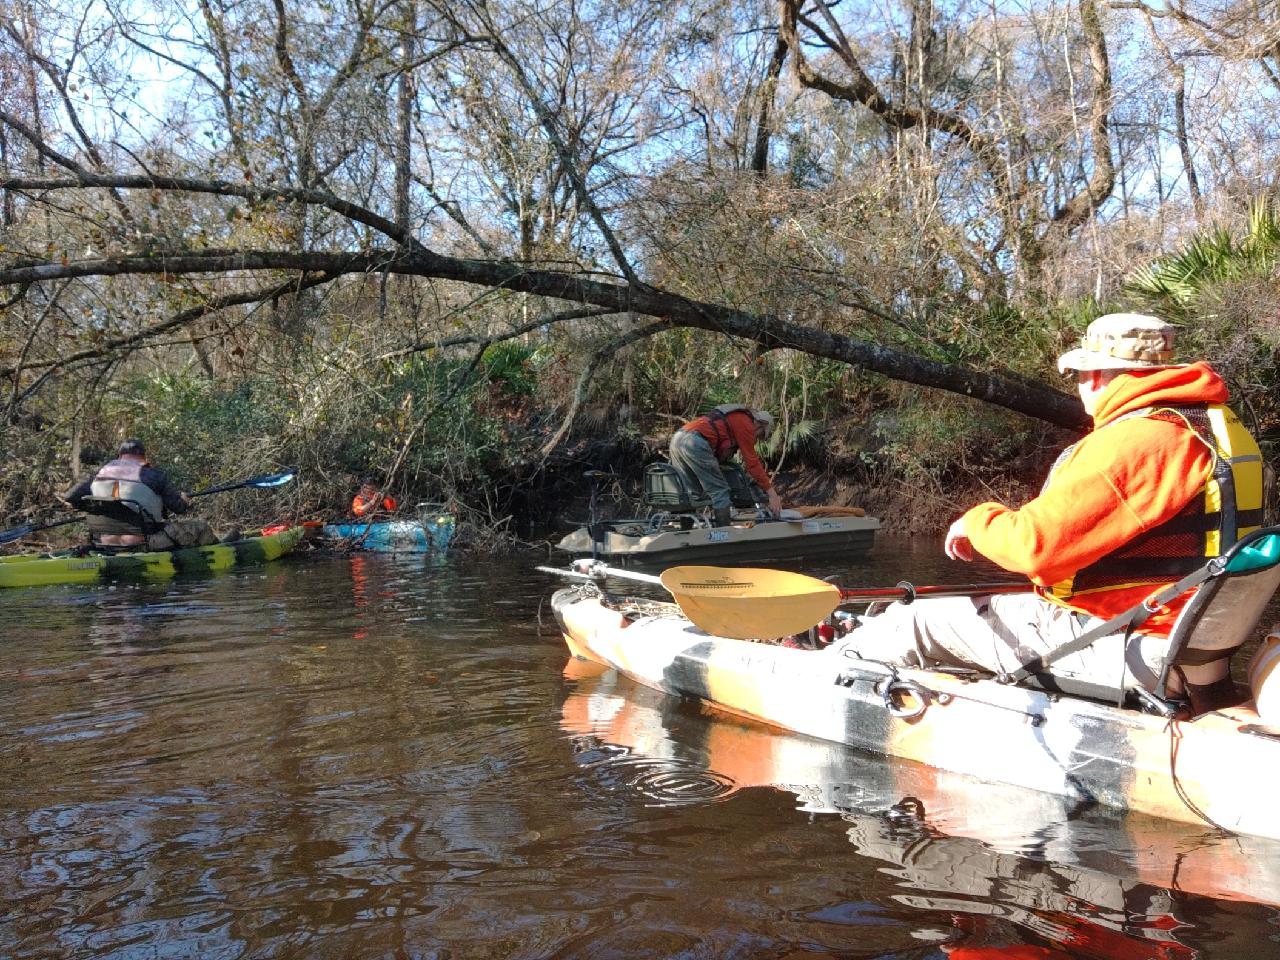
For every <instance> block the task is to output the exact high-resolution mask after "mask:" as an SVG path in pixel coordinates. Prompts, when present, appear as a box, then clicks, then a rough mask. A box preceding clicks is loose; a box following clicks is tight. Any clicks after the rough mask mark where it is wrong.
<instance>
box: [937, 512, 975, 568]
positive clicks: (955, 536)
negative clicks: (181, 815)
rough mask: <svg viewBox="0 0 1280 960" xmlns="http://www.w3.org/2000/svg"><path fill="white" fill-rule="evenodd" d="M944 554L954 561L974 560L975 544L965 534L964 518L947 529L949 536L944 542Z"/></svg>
mask: <svg viewBox="0 0 1280 960" xmlns="http://www.w3.org/2000/svg"><path fill="white" fill-rule="evenodd" d="M942 552H943V553H945V554H946V555H947V556H948V557H950V558H951V559H952V560H972V559H973V544H972V543H970V542H969V537H968V535H967V534H966V533H965V532H964V517H961V518H960V519H959V520H957V521H956V522H955V523H953V524H951V526H949V527H948V528H947V535H946V537H945V538H944V539H943V541H942Z"/></svg>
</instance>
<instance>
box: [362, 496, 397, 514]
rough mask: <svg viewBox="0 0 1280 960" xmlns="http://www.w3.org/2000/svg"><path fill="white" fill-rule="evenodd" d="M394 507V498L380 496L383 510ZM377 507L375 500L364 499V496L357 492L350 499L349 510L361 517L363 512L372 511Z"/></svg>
mask: <svg viewBox="0 0 1280 960" xmlns="http://www.w3.org/2000/svg"><path fill="white" fill-rule="evenodd" d="M395 508H396V502H395V500H394V499H392V498H391V497H383V498H382V509H383V510H386V511H388V512H391V511H393V510H395ZM377 509H378V504H377V502H376V501H374V500H372V499H370V500H366V499H365V498H364V497H362V496H360V494H358V493H357V494H356V495H355V499H353V500H352V501H351V512H352V513H354V514H355V515H356V516H357V517H363V516H364V515H365V514H369V513H373V512H374V511H375V510H377Z"/></svg>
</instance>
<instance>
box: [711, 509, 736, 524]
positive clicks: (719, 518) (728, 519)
mask: <svg viewBox="0 0 1280 960" xmlns="http://www.w3.org/2000/svg"><path fill="white" fill-rule="evenodd" d="M732 522H733V507H716V517H715V520H713V521H712V523H711V525H712V526H713V527H727V526H729V524H731V523H732Z"/></svg>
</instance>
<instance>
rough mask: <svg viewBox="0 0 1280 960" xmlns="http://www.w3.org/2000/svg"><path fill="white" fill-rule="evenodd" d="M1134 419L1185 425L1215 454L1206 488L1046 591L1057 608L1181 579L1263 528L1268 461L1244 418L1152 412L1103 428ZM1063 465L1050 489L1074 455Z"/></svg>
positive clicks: (1188, 409) (1203, 408)
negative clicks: (1080, 598) (1086, 596)
mask: <svg viewBox="0 0 1280 960" xmlns="http://www.w3.org/2000/svg"><path fill="white" fill-rule="evenodd" d="M1133 417H1150V418H1151V419H1153V420H1164V421H1167V422H1171V423H1182V424H1185V425H1186V426H1187V427H1188V428H1189V429H1191V430H1192V431H1194V432H1195V434H1196V436H1198V437H1199V438H1200V439H1201V440H1202V441H1203V442H1204V444H1205V446H1206V447H1208V448H1209V450H1210V451H1212V453H1213V469H1212V470H1210V472H1209V476H1208V478H1207V479H1206V480H1205V482H1204V485H1203V486H1202V487H1201V488H1200V490H1199V491H1197V493H1196V495H1195V496H1193V497H1192V498H1191V500H1190V501H1189V502H1188V503H1187V505H1186V506H1185V507H1183V509H1182V510H1181V511H1179V512H1178V514H1177V515H1175V516H1173V517H1171V518H1169V519H1168V520H1166V521H1165V522H1164V523H1162V524H1160V525H1159V526H1157V527H1153V528H1152V529H1150V530H1148V531H1146V532H1145V533H1142V534H1140V535H1138V536H1137V537H1134V539H1132V540H1130V541H1129V542H1128V543H1126V544H1124V545H1123V546H1121V547H1119V548H1117V549H1116V550H1114V551H1112V552H1111V553H1109V554H1107V555H1106V556H1104V557H1101V558H1100V559H1098V560H1096V561H1094V562H1093V563H1091V564H1090V565H1089V566H1087V567H1085V568H1084V569H1082V570H1079V571H1077V572H1076V573H1075V575H1074V576H1072V577H1068V578H1067V579H1065V580H1062V581H1059V582H1058V583H1055V584H1053V585H1051V586H1050V587H1048V588H1046V589H1045V593H1047V594H1049V595H1050V596H1052V597H1053V598H1055V599H1057V600H1068V599H1070V598H1071V597H1072V596H1075V595H1078V594H1082V593H1099V592H1101V591H1104V590H1121V589H1125V588H1132V587H1139V586H1144V585H1146V584H1151V583H1159V582H1164V581H1168V580H1171V579H1177V578H1178V577H1181V576H1184V575H1185V574H1187V573H1190V572H1191V571H1192V570H1195V569H1196V568H1198V567H1200V566H1202V565H1203V564H1204V563H1205V561H1206V560H1208V559H1210V558H1212V557H1216V556H1218V555H1220V554H1222V553H1224V552H1225V551H1226V550H1227V548H1228V547H1230V546H1231V545H1232V544H1233V543H1235V542H1236V541H1237V540H1239V539H1240V538H1241V537H1242V536H1244V535H1245V534H1246V533H1249V532H1250V531H1252V530H1256V529H1257V528H1258V527H1259V526H1260V525H1261V524H1262V486H1263V481H1262V453H1261V451H1260V450H1259V449H1258V444H1257V442H1256V441H1255V440H1254V439H1253V436H1252V435H1251V434H1250V433H1249V431H1248V430H1246V429H1245V427H1244V425H1243V424H1242V423H1241V422H1240V418H1239V417H1237V416H1236V414H1235V413H1234V412H1233V411H1232V410H1231V409H1230V408H1229V407H1227V406H1225V405H1223V404H1210V405H1203V404H1197V405H1192V406H1177V407H1148V408H1145V409H1142V410H1134V411H1132V412H1131V413H1128V414H1125V415H1124V416H1122V417H1119V418H1117V419H1115V420H1113V421H1111V423H1109V424H1107V425H1106V426H1103V427H1102V428H1101V429H1102V430H1106V428H1107V427H1108V426H1111V425H1112V424H1116V423H1120V422H1121V421H1123V420H1128V419H1131V418H1133ZM1075 446H1076V445H1075V444H1073V445H1072V446H1070V447H1068V448H1067V449H1066V450H1064V451H1063V452H1062V455H1061V456H1059V457H1058V460H1057V461H1056V462H1055V463H1054V465H1053V469H1052V470H1050V471H1049V477H1048V479H1047V480H1046V481H1045V486H1048V485H1049V483H1051V482H1052V480H1053V474H1054V472H1055V471H1056V470H1057V469H1058V467H1059V466H1060V465H1061V464H1062V463H1065V462H1066V460H1067V458H1069V457H1070V456H1071V453H1072V452H1073V451H1074V450H1075Z"/></svg>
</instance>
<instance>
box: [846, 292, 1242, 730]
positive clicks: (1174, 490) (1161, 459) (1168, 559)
mask: <svg viewBox="0 0 1280 960" xmlns="http://www.w3.org/2000/svg"><path fill="white" fill-rule="evenodd" d="M1173 336H1174V328H1173V327H1172V326H1171V325H1170V324H1167V323H1165V322H1163V321H1161V320H1159V319H1157V318H1155V317H1148V316H1143V315H1141V314H1109V315H1107V316H1104V317H1100V318H1098V319H1097V320H1095V321H1094V322H1093V323H1091V324H1090V325H1089V328H1088V330H1087V331H1086V334H1085V338H1084V342H1083V344H1082V346H1081V347H1080V348H1078V349H1075V350H1071V351H1069V352H1068V353H1065V354H1063V355H1062V356H1061V357H1059V358H1058V368H1059V370H1060V371H1061V372H1063V373H1066V372H1067V371H1073V372H1074V373H1075V374H1076V375H1077V380H1078V390H1079V394H1080V399H1081V401H1082V403H1083V404H1084V408H1085V412H1086V413H1088V414H1089V415H1090V416H1091V417H1092V418H1093V424H1094V426H1093V430H1092V431H1091V432H1090V433H1089V434H1087V435H1086V436H1085V437H1084V438H1083V439H1082V440H1080V441H1079V442H1078V443H1076V444H1074V445H1073V446H1071V447H1069V448H1068V449H1067V450H1066V451H1064V452H1063V454H1062V455H1061V456H1060V457H1059V458H1058V461H1057V463H1055V464H1054V466H1053V468H1052V469H1051V470H1050V473H1049V477H1048V479H1047V480H1046V481H1045V483H1044V486H1043V487H1042V488H1041V490H1040V493H1039V495H1038V496H1037V497H1035V498H1034V499H1032V500H1030V501H1029V502H1027V503H1025V504H1023V505H1022V506H1021V507H1018V508H1012V507H1008V506H1005V505H1004V504H1002V503H994V502H992V503H981V504H978V505H977V506H976V507H973V508H972V509H970V510H969V511H967V512H966V513H965V514H963V515H962V516H961V517H960V518H959V519H958V520H956V521H955V522H954V523H953V524H952V525H951V527H950V529H949V530H947V533H946V537H945V539H944V542H943V549H944V551H945V552H946V554H947V556H949V557H951V558H952V559H955V560H972V559H973V558H974V556H975V555H977V554H981V555H982V556H983V557H986V558H987V559H989V560H991V561H993V562H995V563H997V564H999V565H1000V566H1001V567H1003V568H1005V569H1006V570H1010V571H1013V572H1014V573H1019V574H1023V575H1025V576H1027V577H1028V578H1030V580H1031V581H1032V583H1031V584H1030V586H1031V587H1032V589H1033V590H1034V592H1028V593H1011V594H1002V595H994V596H979V597H957V598H935V599H925V600H920V601H917V602H916V603H912V604H909V605H908V604H893V605H892V606H890V607H889V608H888V609H887V610H885V611H884V612H883V613H881V614H879V615H878V616H871V617H868V618H866V619H865V620H864V621H863V622H862V624H861V625H860V626H859V627H858V629H856V630H854V632H853V634H852V635H851V636H850V639H849V640H848V642H847V643H848V646H849V647H851V648H854V649H856V650H857V651H859V653H860V654H861V655H862V656H865V657H867V658H868V659H872V660H881V661H885V662H888V663H897V664H900V665H908V666H933V665H952V666H969V667H972V666H977V667H980V668H983V669H986V670H990V671H992V672H994V673H997V674H1010V673H1013V672H1015V671H1016V670H1017V669H1018V668H1019V667H1021V666H1022V665H1024V664H1027V663H1030V662H1033V661H1035V660H1036V658H1037V657H1039V656H1041V655H1043V654H1046V653H1048V652H1049V651H1052V650H1055V649H1056V648H1058V647H1061V646H1063V645H1065V644H1067V643H1069V642H1071V641H1072V640H1073V639H1075V638H1076V637H1078V636H1080V635H1082V634H1083V633H1084V632H1085V631H1087V630H1089V629H1090V628H1091V627H1094V626H1097V625H1100V624H1103V623H1105V622H1106V621H1107V620H1109V619H1110V618H1112V617H1113V616H1116V615H1117V614H1119V613H1121V612H1123V611H1125V610H1127V609H1129V608H1130V607H1132V606H1134V605H1135V604H1137V603H1139V602H1140V601H1142V600H1143V599H1145V598H1146V597H1148V596H1150V595H1151V594H1152V593H1153V592H1155V591H1156V590H1158V589H1159V588H1160V587H1162V586H1164V585H1167V584H1171V583H1174V582H1176V581H1177V580H1179V579H1180V578H1181V577H1182V576H1184V575H1185V574H1187V573H1189V572H1191V571H1193V570H1195V569H1197V568H1199V567H1201V566H1203V565H1204V564H1205V563H1206V562H1207V560H1208V559H1209V558H1212V557H1214V556H1218V555H1219V554H1221V553H1223V552H1225V551H1226V550H1227V548H1228V547H1230V546H1231V544H1233V543H1234V542H1235V541H1236V540H1237V539H1239V537H1241V536H1242V535H1244V534H1245V533H1248V532H1249V531H1251V530H1253V529H1256V528H1257V527H1258V526H1259V524H1260V523H1261V522H1262V458H1261V454H1260V452H1259V449H1258V446H1257V443H1256V442H1255V441H1254V439H1253V437H1252V436H1250V434H1249V432H1248V431H1247V430H1246V429H1245V428H1244V427H1243V425H1242V424H1241V423H1240V420H1239V418H1237V417H1236V415H1235V414H1234V413H1232V412H1231V410H1230V409H1228V408H1227V407H1226V401H1227V387H1226V384H1225V383H1224V382H1223V380H1222V378H1221V377H1220V376H1219V375H1218V374H1217V373H1216V372H1214V370H1213V369H1212V368H1211V367H1210V366H1209V365H1208V364H1207V363H1204V362H1199V363H1187V364H1178V363H1173V362H1172V360H1173ZM1186 600H1187V595H1184V596H1182V597H1180V598H1178V599H1177V600H1175V601H1173V602H1171V603H1169V604H1168V605H1167V606H1166V607H1164V608H1162V609H1160V610H1159V611H1158V612H1157V613H1156V614H1155V615H1153V616H1152V617H1151V618H1150V619H1148V620H1147V621H1146V622H1145V623H1144V624H1143V625H1142V627H1141V633H1134V634H1132V636H1127V635H1126V633H1125V632H1124V631H1123V630H1122V631H1119V632H1116V633H1113V634H1111V635H1109V636H1103V637H1100V638H1098V639H1096V640H1095V641H1094V642H1092V643H1091V644H1089V645H1087V646H1085V647H1084V648H1083V649H1081V650H1078V651H1076V652H1073V653H1069V654H1067V655H1065V656H1062V657H1061V659H1058V660H1056V661H1055V662H1053V663H1052V664H1051V665H1050V666H1049V667H1048V672H1049V673H1050V674H1051V675H1052V676H1054V677H1059V678H1068V677H1069V678H1071V679H1072V680H1074V681H1078V682H1079V683H1080V684H1083V685H1096V686H1098V687H1099V688H1108V689H1114V687H1115V685H1116V684H1117V682H1120V683H1122V685H1123V687H1124V688H1125V689H1128V688H1130V687H1133V686H1141V687H1142V688H1143V689H1146V690H1151V689H1154V688H1155V686H1156V684H1157V682H1158V680H1159V674H1160V671H1161V668H1162V666H1163V655H1164V653H1165V650H1166V647H1167V643H1166V642H1165V641H1166V640H1167V638H1168V636H1169V631H1170V629H1171V627H1172V625H1173V623H1174V621H1175V620H1176V619H1177V616H1178V613H1179V612H1180V611H1181V609H1182V608H1183V606H1184V605H1185V603H1186ZM1122 665H1123V666H1122ZM1225 666H1226V665H1225V664H1219V665H1217V669H1221V670H1223V672H1225ZM1197 669H1199V668H1197V667H1196V666H1191V665H1188V666H1185V667H1184V666H1181V665H1180V666H1179V667H1177V668H1175V669H1174V671H1173V676H1172V677H1171V678H1170V685H1169V690H1170V692H1171V693H1172V694H1175V695H1183V696H1186V697H1187V698H1188V699H1190V701H1191V705H1192V707H1193V709H1194V710H1195V712H1197V713H1199V712H1202V711H1203V710H1207V709H1214V708H1216V707H1217V706H1220V705H1223V704H1224V703H1225V702H1227V701H1231V702H1234V701H1233V700H1232V697H1233V696H1234V686H1233V685H1232V683H1231V680H1230V677H1229V676H1225V677H1224V676H1221V675H1218V676H1214V675H1213V674H1212V673H1211V672H1210V673H1205V672H1201V673H1197V672H1196V671H1197ZM1122 673H1123V680H1122V679H1121V674H1122Z"/></svg>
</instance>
